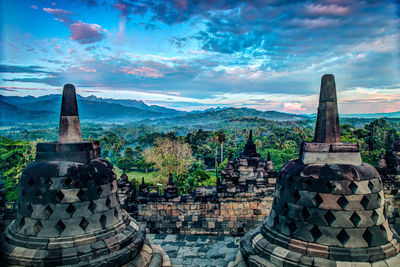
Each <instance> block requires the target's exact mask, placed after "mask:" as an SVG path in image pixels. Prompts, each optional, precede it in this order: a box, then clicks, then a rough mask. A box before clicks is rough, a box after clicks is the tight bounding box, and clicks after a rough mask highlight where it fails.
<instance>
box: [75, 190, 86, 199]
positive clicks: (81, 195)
mask: <svg viewBox="0 0 400 267" xmlns="http://www.w3.org/2000/svg"><path fill="white" fill-rule="evenodd" d="M84 194H85V192H83V190H82V189H79V192H78V194H76V196H77V197H78V198H79V199H80V200H83V195H84Z"/></svg>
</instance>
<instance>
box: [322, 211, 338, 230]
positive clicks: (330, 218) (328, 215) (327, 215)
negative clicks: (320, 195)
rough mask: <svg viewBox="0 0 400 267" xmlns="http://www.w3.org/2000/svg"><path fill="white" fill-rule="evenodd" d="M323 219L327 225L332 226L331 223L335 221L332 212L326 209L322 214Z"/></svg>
mask: <svg viewBox="0 0 400 267" xmlns="http://www.w3.org/2000/svg"><path fill="white" fill-rule="evenodd" d="M324 218H325V221H326V222H327V223H328V225H329V226H332V224H333V223H334V222H335V220H336V217H335V215H333V212H332V211H330V210H328V212H327V213H325V215H324Z"/></svg>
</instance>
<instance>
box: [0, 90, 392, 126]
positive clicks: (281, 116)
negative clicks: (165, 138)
mask: <svg viewBox="0 0 400 267" xmlns="http://www.w3.org/2000/svg"><path fill="white" fill-rule="evenodd" d="M77 101H78V106H79V115H80V118H81V120H82V121H87V122H103V123H129V122H138V121H143V122H144V123H150V124H154V125H164V126H167V125H191V124H202V123H208V122H211V121H220V120H234V119H238V118H244V117H252V118H262V119H266V120H274V121H285V120H303V119H308V118H312V117H315V114H312V115H296V114H290V113H283V112H277V111H259V110H256V109H251V108H216V109H208V110H205V111H192V112H185V111H179V110H175V109H171V108H166V107H161V106H157V105H147V104H145V103H144V102H143V101H138V100H129V99H105V98H98V97H96V96H88V97H83V96H80V95H77ZM60 106H61V95H60V94H58V95H56V94H52V95H46V96H40V97H33V96H25V97H19V96H2V95H0V125H15V124H17V123H54V124H57V123H58V120H59V110H60ZM342 116H343V115H342ZM345 116H346V117H360V118H362V117H363V118H375V117H376V118H379V117H384V116H385V117H391V118H399V117H400V111H399V112H394V113H377V114H357V115H354V116H351V115H348V114H347V115H345Z"/></svg>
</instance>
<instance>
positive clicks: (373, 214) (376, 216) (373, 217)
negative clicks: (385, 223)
mask: <svg viewBox="0 0 400 267" xmlns="http://www.w3.org/2000/svg"><path fill="white" fill-rule="evenodd" d="M371 220H372V221H373V222H374V223H375V224H376V223H378V220H379V214H378V213H377V212H376V211H375V210H374V211H373V212H372V214H371Z"/></svg>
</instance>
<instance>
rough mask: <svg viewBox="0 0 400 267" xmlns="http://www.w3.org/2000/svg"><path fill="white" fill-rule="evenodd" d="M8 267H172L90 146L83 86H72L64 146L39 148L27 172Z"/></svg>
mask: <svg viewBox="0 0 400 267" xmlns="http://www.w3.org/2000/svg"><path fill="white" fill-rule="evenodd" d="M17 208H18V210H17V216H16V219H15V220H14V221H13V222H12V223H11V224H10V225H9V226H8V228H7V229H6V230H5V232H4V233H3V234H2V236H1V247H0V265H1V266H62V265H77V266H148V265H149V264H151V266H168V265H169V259H168V256H167V255H166V254H165V252H164V251H163V250H161V249H160V248H158V247H157V246H154V245H153V244H151V243H150V242H149V241H148V240H146V235H145V230H144V228H142V227H141V226H140V225H139V224H137V223H136V221H135V220H134V219H132V218H131V217H130V216H129V215H128V214H127V212H126V211H125V210H123V209H121V207H120V203H119V198H118V193H117V183H116V175H115V173H114V170H113V166H112V165H111V163H110V162H108V161H107V160H104V159H102V158H101V157H100V145H99V142H97V141H87V142H84V141H82V136H81V127H80V123H79V116H78V106H77V101H76V93H75V88H74V86H73V85H71V84H67V85H65V86H64V92H63V97H62V107H61V116H60V127H59V139H58V142H52V143H38V144H37V153H36V160H35V161H34V162H33V163H32V164H30V165H29V166H28V167H26V169H25V170H24V171H23V173H22V176H21V178H20V183H19V196H18V205H17Z"/></svg>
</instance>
